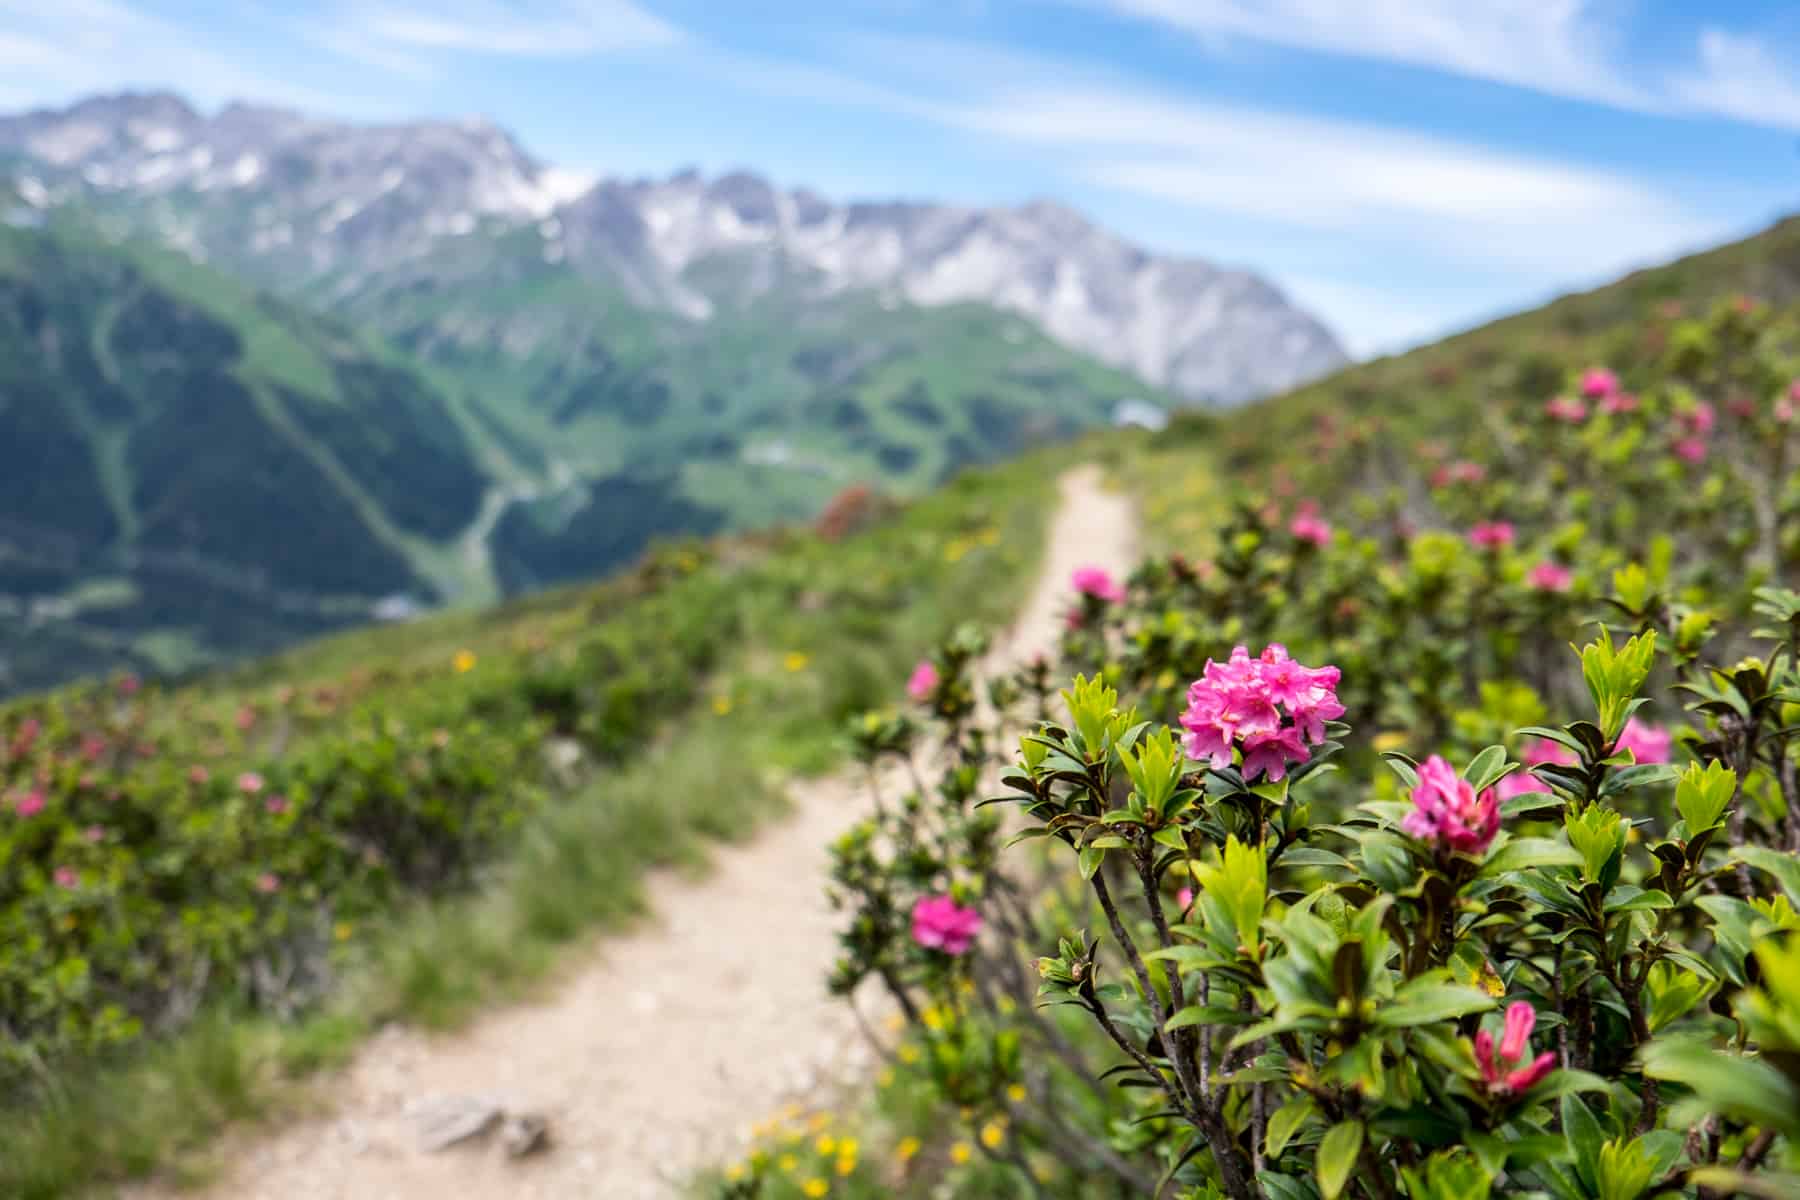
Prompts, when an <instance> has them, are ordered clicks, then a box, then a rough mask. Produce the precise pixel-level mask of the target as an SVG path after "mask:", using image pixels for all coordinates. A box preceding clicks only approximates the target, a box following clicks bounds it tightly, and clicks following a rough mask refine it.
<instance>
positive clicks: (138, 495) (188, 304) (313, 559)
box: [0, 227, 487, 690]
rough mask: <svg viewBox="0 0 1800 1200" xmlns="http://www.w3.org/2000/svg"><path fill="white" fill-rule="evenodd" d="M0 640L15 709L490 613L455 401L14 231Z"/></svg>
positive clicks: (0, 419)
mask: <svg viewBox="0 0 1800 1200" xmlns="http://www.w3.org/2000/svg"><path fill="white" fill-rule="evenodd" d="M0 446H4V448H5V449H4V451H3V452H0V453H3V455H4V458H3V460H0V514H3V516H0V529H3V531H4V534H3V536H4V540H3V542H0V546H3V547H4V553H3V555H0V594H4V595H5V596H6V599H7V602H8V603H9V604H10V605H11V606H12V608H13V610H14V613H15V614H16V616H17V617H18V618H19V619H15V620H9V621H7V622H6V626H5V633H4V634H0V659H3V660H4V661H5V664H6V672H5V675H4V677H3V678H0V687H4V688H5V689H7V690H17V689H19V688H22V687H31V686H36V685H41V684H43V683H46V682H51V681H54V680H56V679H62V678H67V677H69V676H70V675H72V674H77V673H80V672H83V671H97V670H106V669H112V668H119V667H132V668H135V669H140V670H151V671H160V672H167V671H178V670H181V669H184V668H187V667H189V666H192V665H195V664H196V663H201V662H205V661H207V660H208V659H209V658H211V657H213V656H215V655H217V654H219V653H222V652H229V653H242V652H245V651H251V650H256V649H268V648H272V647H273V646H275V645H278V644H281V643H282V642H285V641H287V640H290V639H291V638H292V637H294V636H295V635H296V634H301V633H305V632H309V631H316V630H322V629H327V628H331V627H333V626H337V625H341V624H344V623H345V622H347V621H356V620H366V619H368V616H369V614H370V611H371V608H372V606H373V605H374V604H375V603H376V602H377V601H378V600H380V599H381V598H382V597H384V596H390V595H406V596H410V597H412V598H413V599H414V600H415V601H416V602H420V603H426V604H431V603H438V602H443V601H448V600H452V599H457V598H460V597H463V596H466V595H471V594H473V595H479V594H482V592H483V590H484V587H485V581H484V580H483V579H482V578H481V577H480V572H479V571H472V570H467V569H465V563H464V562H463V561H462V560H460V559H459V558H458V556H457V555H456V554H454V553H452V552H450V551H449V550H448V549H447V548H448V547H450V546H453V545H454V543H455V541H456V539H457V538H458V536H459V535H460V534H461V533H462V531H463V530H464V529H465V528H466V527H467V526H468V525H469V524H470V523H471V522H473V521H474V520H475V518H476V516H477V513H478V510H479V509H480V507H481V503H482V495H483V491H484V489H485V487H486V483H487V477H486V473H485V471H484V469H483V468H482V467H481V465H480V464H479V463H478V462H477V460H476V456H475V452H474V449H473V447H472V445H471V443H470V441H469V439H468V438H467V437H466V436H465V435H464V434H463V432H462V430H461V428H460V427H459V425H458V423H457V421H456V420H455V419H453V416H452V413H451V410H450V406H449V403H448V402H447V400H446V399H445V397H444V395H443V393H441V392H440V391H438V390H437V389H435V388H434V387H433V386H432V385H431V384H430V383H429V382H428V381H427V380H426V379H425V378H424V377H422V376H421V375H420V374H419V373H418V372H417V371H416V370H414V369H411V368H410V367H408V366H407V365H405V364H404V363H403V362H401V361H399V360H397V359H395V358H394V357H392V356H389V355H386V354H383V353H381V352H379V351H376V350H373V349H371V348H370V347H369V346H368V345H367V344H365V343H364V342H363V341H361V340H360V339H359V338H357V337H356V336H355V335H353V334H352V333H351V331H350V330H349V329H348V328H347V327H345V326H342V325H340V324H337V323H334V322H331V321H328V320H322V319H318V318H314V317H310V316H308V315H306V314H304V313H302V312H300V311H299V310H297V309H295V308H294V307H293V306H291V305H288V304H285V303H283V302H280V301H277V300H274V299H272V298H270V297H268V296H266V295H263V294H260V293H256V292H252V291H250V290H248V289H245V288H242V287H239V286H237V285H234V284H233V283H231V282H230V281H229V280H227V279H225V278H223V277H221V276H219V275H217V274H215V273H212V272H207V271H204V270H201V269H198V268H195V267H194V266H192V265H191V264H189V263H188V262H186V261H185V260H183V259H181V258H179V257H178V256H175V255H172V254H168V253H164V252H159V251H156V250H154V249H150V248H142V247H134V248H130V249H122V248H119V247H115V246H111V245H108V244H105V243H102V242H100V241H98V240H95V239H93V238H91V237H88V236H86V235H84V234H82V233H80V232H78V231H67V232H56V233H51V232H44V231H38V230H21V229H14V228H5V227H0Z"/></svg>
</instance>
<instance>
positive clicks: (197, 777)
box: [188, 766, 212, 784]
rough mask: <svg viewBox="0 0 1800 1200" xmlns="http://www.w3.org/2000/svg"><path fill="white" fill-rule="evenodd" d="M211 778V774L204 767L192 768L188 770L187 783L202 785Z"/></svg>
mask: <svg viewBox="0 0 1800 1200" xmlns="http://www.w3.org/2000/svg"><path fill="white" fill-rule="evenodd" d="M211 778H212V772H211V771H208V770H207V769H206V768H205V767H201V766H193V767H189V768H188V782H189V783H192V784H202V783H205V782H206V781H207V780H209V779H211Z"/></svg>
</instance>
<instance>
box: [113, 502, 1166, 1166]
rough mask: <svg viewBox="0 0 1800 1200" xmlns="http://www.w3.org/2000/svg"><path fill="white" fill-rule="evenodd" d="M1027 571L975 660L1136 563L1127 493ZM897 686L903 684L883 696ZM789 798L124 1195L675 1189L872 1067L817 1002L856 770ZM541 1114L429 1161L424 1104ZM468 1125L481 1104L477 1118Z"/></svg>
mask: <svg viewBox="0 0 1800 1200" xmlns="http://www.w3.org/2000/svg"><path fill="white" fill-rule="evenodd" d="M1060 488H1061V496H1060V502H1059V505H1058V508H1057V510H1056V513H1055V515H1054V517H1053V523H1052V525H1051V526H1050V531H1049V533H1050V536H1049V539H1048V541H1047V544H1046V549H1045V555H1044V562H1043V568H1042V571H1041V574H1040V576H1039V578H1038V580H1037V582H1036V584H1035V585H1034V587H1033V589H1032V592H1031V596H1030V598H1029V600H1028V601H1027V603H1026V606H1025V609H1024V611H1023V612H1022V614H1021V615H1020V618H1019V620H1018V622H1017V623H1016V625H1015V626H1014V627H1013V629H1012V630H1011V631H1010V632H1009V633H1008V634H1006V635H1005V636H1004V637H1002V638H998V639H996V645H995V649H994V650H993V652H992V654H991V655H990V662H989V667H990V669H991V668H997V667H1006V666H1010V665H1013V664H1014V663H1017V662H1020V661H1022V660H1023V659H1024V658H1025V656H1026V655H1028V654H1031V653H1036V652H1038V651H1040V650H1047V649H1049V648H1050V647H1051V646H1053V645H1054V643H1055V640H1056V637H1057V634H1058V631H1059V629H1060V622H1061V614H1062V612H1063V610H1064V609H1065V608H1066V607H1067V605H1068V603H1069V601H1070V591H1069V586H1068V581H1069V576H1070V573H1071V572H1072V571H1074V570H1075V568H1077V567H1079V566H1084V565H1087V564H1090V563H1092V564H1095V565H1099V566H1103V567H1106V568H1107V569H1108V570H1111V571H1113V572H1115V573H1117V574H1120V575H1122V574H1123V573H1124V572H1125V571H1126V570H1127V569H1128V568H1129V566H1130V564H1131V562H1132V548H1133V542H1134V532H1135V522H1134V518H1133V514H1132V511H1131V507H1130V505H1129V503H1128V502H1127V501H1126V500H1125V499H1124V498H1123V497H1122V496H1119V495H1116V494H1114V493H1111V492H1108V491H1106V490H1105V489H1104V488H1103V486H1102V482H1101V475H1100V472H1099V470H1098V469H1096V468H1094V467H1081V468H1077V469H1075V470H1072V471H1070V472H1068V473H1067V474H1066V475H1064V476H1063V477H1062V479H1061V480H1060ZM898 686H899V685H898V682H897V683H896V689H897V688H898ZM792 799H793V809H792V811H791V812H790V813H789V814H787V815H786V816H785V817H783V818H781V819H780V820H778V821H775V822H772V823H771V824H770V825H769V826H768V827H767V828H766V829H764V830H762V831H761V832H760V833H759V834H758V835H757V836H756V837H754V838H753V839H752V840H750V841H749V842H746V843H745V844H743V845H740V846H730V847H723V848H718V849H716V850H715V851H714V852H713V855H712V870H711V871H710V872H709V873H708V874H707V875H706V876H705V877H704V878H703V879H701V880H699V881H698V882H696V881H695V880H693V879H692V878H687V877H682V876H680V875H678V874H675V873H672V872H671V873H662V874H659V875H657V876H655V877H654V878H652V879H651V880H650V881H649V884H648V887H647V895H646V900H647V906H648V912H649V914H650V915H649V916H648V917H647V918H646V919H645V920H644V921H642V922H641V923H640V924H638V925H636V926H634V927H633V928H632V929H631V930H630V931H628V932H626V933H625V934H624V935H623V936H620V937H613V938H604V939H601V940H599V941H598V942H597V944H596V945H595V946H594V948H593V949H592V950H590V951H587V952H585V954H584V957H585V959H586V961H585V962H576V963H574V964H571V967H570V969H569V970H568V972H567V973H566V974H565V975H564V976H563V977H562V978H561V979H560V980H558V981H556V982H555V983H554V984H553V985H552V986H551V987H550V988H549V989H547V994H546V996H545V997H544V998H543V999H542V1000H540V1001H537V1002H532V1003H525V1004H520V1005H517V1006H513V1007H509V1008H504V1009H499V1010H496V1011H493V1012H491V1013H489V1014H487V1015H485V1016H483V1017H481V1018H479V1019H477V1020H476V1021H475V1022H473V1023H472V1024H470V1025H469V1026H467V1027H465V1028H462V1029H460V1030H457V1031H454V1032H450V1033H444V1034H426V1033H421V1032H419V1031H416V1030H411V1029H405V1028H392V1029H389V1030H386V1031H384V1032H383V1033H381V1034H378V1035H377V1036H376V1037H374V1038H373V1039H371V1040H370V1041H369V1042H368V1044H367V1045H365V1046H364V1047H363V1049H362V1050H361V1051H360V1052H359V1053H358V1054H357V1056H356V1058H355V1059H354V1060H353V1062H352V1064H351V1065H350V1066H349V1067H348V1068H346V1069H345V1070H343V1071H342V1072H340V1073H338V1074H337V1075H335V1076H332V1077H329V1078H326V1079H324V1080H322V1081H321V1082H320V1084H319V1095H320V1098H321V1101H322V1102H323V1104H324V1105H325V1106H326V1108H325V1112H326V1115H323V1116H319V1117H313V1118H304V1119H301V1120H299V1121H298V1122H296V1123H292V1124H289V1125H287V1126H285V1127H283V1128H280V1129H277V1130H274V1131H262V1132H256V1131H252V1132H248V1133H244V1134H240V1135H233V1136H228V1137H227V1138H226V1139H224V1141H223V1142H222V1143H221V1146H220V1153H221V1156H222V1158H223V1159H224V1160H225V1162H226V1164H227V1165H226V1166H225V1167H224V1168H223V1170H222V1171H221V1173H220V1174H219V1175H218V1176H217V1177H216V1178H214V1179H213V1181H212V1182H211V1183H210V1184H209V1185H208V1186H206V1187H203V1188H201V1189H198V1190H195V1191H181V1192H177V1191H172V1190H169V1189H168V1188H166V1187H164V1186H162V1185H156V1186H152V1187H149V1188H140V1189H133V1190H131V1191H130V1192H128V1193H127V1194H128V1195H130V1196H132V1197H136V1198H137V1200H174V1198H175V1197H193V1196H201V1197H206V1198H209V1200H502V1198H504V1200H526V1198H546V1200H548V1198H555V1200H563V1198H585V1197H594V1198H597V1200H639V1198H640V1197H642V1198H646V1200H648V1198H651V1197H668V1196H676V1195H679V1194H680V1189H681V1185H682V1183H683V1181H684V1180H685V1179H686V1178H687V1177H688V1176H689V1175H690V1174H691V1172H693V1171H694V1170H696V1169H698V1168H700V1167H703V1166H705V1165H708V1164H709V1163H712V1162H717V1161H719V1160H720V1159H722V1158H723V1157H725V1156H727V1155H730V1154H732V1153H734V1152H735V1151H736V1150H737V1149H738V1148H739V1147H740V1146H741V1145H742V1143H743V1140H744V1136H745V1133H746V1131H747V1130H748V1129H749V1127H750V1126H751V1125H752V1124H753V1123H755V1122H757V1121H760V1120H762V1119H764V1118H765V1117H768V1116H770V1115H772V1114H773V1113H774V1112H776V1111H777V1110H778V1109H779V1108H780V1107H781V1106H782V1105H783V1104H784V1103H786V1102H788V1101H790V1100H804V1099H805V1098H807V1097H809V1096H817V1095H818V1094H820V1093H821V1092H822V1091H824V1090H825V1089H828V1088H830V1087H832V1086H833V1085H835V1084H839V1083H844V1082H848V1081H850V1080H853V1079H855V1078H857V1077H859V1076H862V1075H864V1074H866V1072H867V1069H868V1065H869V1061H870V1053H871V1052H870V1051H869V1049H868V1047H867V1046H866V1045H865V1044H864V1043H863V1040H862V1036H861V1034H860V1033H859V1031H858V1029H857V1025H856V1020H855V1018H854V1016H853V1014H852V1013H851V1011H850V1009H849V1007H848V1005H846V1004H845V1003H844V1002H843V1001H841V1000H836V999H833V998H831V997H829V996H827V995H826V994H825V988H824V979H825V975H826V972H827V971H828V969H829V968H830V965H831V963H832V960H833V958H834V956H835V948H836V947H835V940H834V930H835V926H836V918H835V915H834V914H833V913H832V911H831V910H830V908H829V906H828V905H827V903H826V901H825V898H824V892H823V885H824V880H825V875H826V861H827V860H826V853H825V848H826V846H827V844H828V843H829V842H830V841H831V840H832V839H833V838H834V837H835V836H836V835H837V834H838V833H840V832H841V831H842V830H843V829H844V828H845V827H846V826H848V825H849V824H850V823H851V822H852V821H854V820H855V819H856V818H857V817H858V816H859V815H860V813H861V812H862V810H863V806H864V804H865V803H866V799H867V797H866V791H865V788H864V785H863V782H862V777H861V775H860V774H855V775H852V774H851V773H845V774H844V775H843V776H841V777H833V778H829V779H824V780H818V781H811V782H804V783H800V784H796V785H795V787H794V788H793V791H792ZM459 1104H464V1105H471V1106H472V1108H473V1111H475V1112H477V1113H479V1112H480V1111H481V1110H482V1108H484V1107H486V1106H489V1105H492V1106H497V1107H499V1108H503V1109H504V1110H505V1111H506V1112H508V1113H518V1112H529V1113H536V1114H542V1116H543V1117H544V1118H545V1119H546V1120H547V1122H548V1139H549V1141H548V1145H547V1148H545V1149H544V1150H542V1151H540V1152H538V1153H534V1154H530V1155H527V1156H525V1157H522V1158H518V1159H513V1158H509V1157H508V1156H507V1154H506V1153H505V1151H504V1150H503V1148H502V1142H503V1141H504V1134H505V1131H504V1130H498V1131H494V1132H491V1133H489V1134H488V1135H486V1136H483V1137H479V1138H472V1139H470V1140H469V1141H467V1142H463V1143H460V1144H458V1145H455V1146H452V1147H450V1148H449V1149H446V1150H442V1151H439V1152H436V1153H430V1152H427V1151H425V1150H424V1149H423V1148H422V1147H421V1129H422V1127H423V1126H424V1125H426V1124H428V1123H430V1121H431V1120H432V1117H433V1114H441V1113H442V1112H444V1111H445V1110H446V1109H453V1108H455V1107H457V1106H458V1105H459ZM474 1119H475V1120H477V1121H479V1120H480V1117H479V1116H477V1117H475V1118H474Z"/></svg>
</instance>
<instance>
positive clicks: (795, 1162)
mask: <svg viewBox="0 0 1800 1200" xmlns="http://www.w3.org/2000/svg"><path fill="white" fill-rule="evenodd" d="M775 1165H776V1166H778V1167H780V1168H781V1169H782V1171H784V1172H786V1171H792V1170H793V1169H794V1168H795V1167H797V1166H799V1165H800V1160H799V1159H797V1158H795V1157H794V1156H793V1155H791V1154H784V1155H782V1156H781V1157H780V1158H778V1159H776V1160H775Z"/></svg>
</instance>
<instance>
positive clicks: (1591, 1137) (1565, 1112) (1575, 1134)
mask: <svg viewBox="0 0 1800 1200" xmlns="http://www.w3.org/2000/svg"><path fill="white" fill-rule="evenodd" d="M1562 1123H1563V1134H1564V1136H1566V1137H1567V1138H1568V1139H1569V1148H1570V1149H1572V1150H1574V1151H1575V1173H1576V1174H1578V1175H1580V1176H1581V1182H1582V1183H1584V1184H1586V1185H1587V1190H1588V1191H1589V1192H1590V1193H1592V1192H1594V1191H1597V1190H1598V1184H1597V1182H1596V1181H1597V1179H1598V1177H1599V1170H1600V1147H1601V1146H1602V1145H1604V1144H1605V1142H1606V1131H1605V1130H1603V1129H1602V1128H1601V1127H1600V1121H1599V1118H1597V1117H1595V1116H1594V1113H1593V1110H1592V1109H1590V1108H1589V1107H1588V1106H1587V1105H1585V1104H1583V1103H1582V1102H1581V1097H1579V1096H1577V1095H1576V1094H1575V1093H1574V1092H1570V1093H1569V1094H1567V1095H1565V1096H1564V1097H1563V1098H1562Z"/></svg>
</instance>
